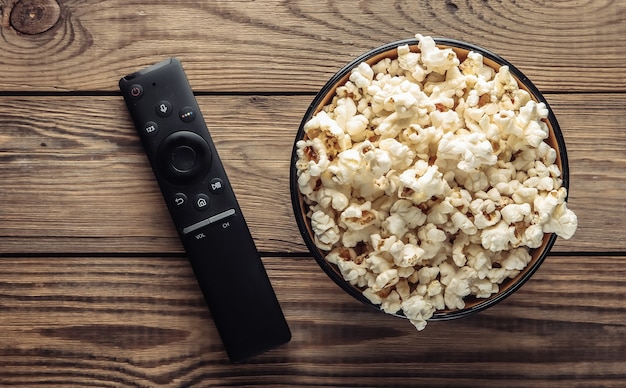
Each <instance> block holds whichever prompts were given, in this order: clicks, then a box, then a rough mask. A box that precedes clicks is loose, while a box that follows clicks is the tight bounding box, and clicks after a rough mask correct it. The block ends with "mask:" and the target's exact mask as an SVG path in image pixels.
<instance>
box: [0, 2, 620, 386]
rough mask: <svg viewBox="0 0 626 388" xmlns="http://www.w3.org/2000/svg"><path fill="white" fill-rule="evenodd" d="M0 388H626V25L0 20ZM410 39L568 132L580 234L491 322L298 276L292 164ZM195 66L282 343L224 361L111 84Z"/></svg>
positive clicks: (264, 16) (91, 8) (386, 13)
mask: <svg viewBox="0 0 626 388" xmlns="http://www.w3.org/2000/svg"><path fill="white" fill-rule="evenodd" d="M0 7H2V13H3V18H2V26H1V29H0V385H2V386H9V385H10V386H31V387H32V386H90V387H112V386H138V387H151V386H235V385H246V386H254V385H267V386H370V387H374V386H376V387H389V386H410V385H413V386H429V385H442V386H455V387H462V386H481V387H502V386H508V387H528V386H533V387H556V386H560V387H575V386H576V387H596V386H597V387H599V386H603V387H611V386H614V387H617V386H624V384H626V383H625V382H624V381H626V325H625V321H626V298H625V297H624V294H625V293H626V238H624V231H625V230H626V221H625V218H624V215H625V214H624V211H625V210H626V208H625V203H626V202H625V201H624V196H625V195H626V190H625V189H626V77H625V76H624V69H625V66H624V53H625V51H626V2H623V1H609V0H598V1H583V2H580V1H542V2H535V1H531V0H519V1H514V2H506V1H491V0H488V1H481V2H477V1H476V2H469V1H468V2H465V1H457V0H452V1H450V0H448V1H445V2H444V1H425V0H422V1H406V2H405V1H398V2H393V3H392V2H374V1H372V2H368V1H359V2H354V1H350V2H347V1H346V2H331V1H327V2H319V1H317V0H315V1H314V0H299V1H286V2H285V1H269V0H267V1H191V0H189V1H150V2H148V1H146V2H139V1H120V0H101V1H98V2H95V1H93V2H86V1H77V0H59V1H58V3H56V2H54V1H26V0H24V1H8V0H5V1H0ZM415 33H421V34H424V35H432V36H445V37H449V38H456V39H462V40H466V41H469V42H472V43H475V44H478V45H481V46H483V47H485V48H487V49H490V50H492V51H494V52H497V53H499V54H500V55H502V56H503V57H504V58H506V59H508V60H509V61H511V62H512V63H514V64H515V65H516V66H517V67H519V68H520V69H521V70H522V71H523V72H525V73H526V75H528V76H529V78H530V79H532V80H533V81H534V83H535V84H536V85H537V86H538V87H539V88H540V89H541V90H542V91H543V92H544V93H545V95H546V97H547V99H548V101H549V103H550V104H551V105H552V108H553V109H554V111H555V113H556V116H557V118H558V120H559V122H560V124H561V127H562V130H563V133H564V136H565V140H566V143H567V147H568V152H569V158H570V172H571V189H570V200H569V204H570V205H569V207H570V208H571V209H573V210H574V211H575V212H576V214H577V215H578V218H579V229H578V231H577V233H576V235H575V236H574V237H573V238H572V239H571V240H568V241H565V240H562V239H559V240H558V241H557V243H556V245H555V246H554V248H553V251H552V253H551V255H550V256H549V257H548V258H547V260H546V261H545V263H544V264H543V266H542V267H541V268H540V269H539V271H538V272H537V273H536V274H535V276H534V277H533V278H532V279H531V280H530V281H529V282H528V283H526V284H525V285H524V286H523V287H522V288H521V289H520V290H519V291H518V292H517V293H515V294H514V295H513V296H511V297H510V298H508V299H506V300H505V301H504V302H502V303H500V304H499V305H497V306H495V307H493V308H491V309H489V310H487V311H484V312H481V313H479V314H476V315H473V316H471V317H468V318H464V319H461V320H456V321H448V322H432V323H430V324H429V325H428V327H427V328H426V330H424V331H422V332H417V331H416V330H415V329H414V328H413V327H412V326H411V325H410V324H409V323H408V322H407V321H405V320H403V319H398V318H394V317H391V316H388V315H385V314H381V313H378V312H376V311H373V310H372V309H370V308H369V307H366V306H364V305H362V304H360V303H359V302H357V301H356V300H354V299H353V298H352V297H350V296H348V295H346V294H344V293H343V292H342V291H341V290H340V289H339V287H337V286H336V285H335V284H334V283H333V282H332V281H331V280H329V279H328V278H327V276H326V275H325V274H324V273H323V272H322V271H321V270H320V268H319V267H318V266H317V264H316V263H315V262H314V260H313V259H312V258H311V256H310V255H309V253H308V251H307V249H306V247H305V245H304V243H303V241H302V239H301V237H300V235H299V232H298V230H297V227H296V223H295V221H294V217H293V212H292V207H291V203H290V197H289V182H288V172H289V164H290V153H291V147H292V143H293V139H294V137H295V134H296V131H297V128H298V125H299V123H300V119H301V117H302V115H303V114H304V112H305V110H306V108H307V106H308V104H309V103H310V102H311V100H312V99H313V96H314V95H315V93H316V92H317V91H318V90H319V89H320V87H321V86H322V85H323V84H324V83H325V82H326V81H327V79H328V78H329V77H330V76H331V75H332V74H334V73H335V72H336V71H337V70H338V69H339V68H340V67H341V66H342V65H343V64H345V63H347V62H348V61H350V60H351V59H353V58H354V57H356V56H357V55H359V54H361V53H363V52H365V51H367V50H368V49H370V48H373V47H376V46H379V45H381V44H383V43H386V42H390V41H394V40H399V39H404V38H411V37H413V36H414V34H415ZM170 56H176V57H178V58H180V59H181V61H182V62H183V64H184V66H185V68H186V70H187V73H188V77H189V79H190V82H191V84H192V86H193V88H194V91H195V92H196V94H197V98H198V101H199V103H200V105H201V108H202V109H203V112H204V114H205V118H206V120H207V122H208V125H209V127H210V131H211V133H212V135H213V138H214V140H215V142H216V145H217V147H218V149H219V150H220V153H221V156H222V158H223V161H224V163H225V165H226V168H227V171H228V173H229V175H230V178H231V180H232V183H233V185H234V187H235V191H236V192H237V194H238V198H239V201H240V203H241V206H242V208H243V211H244V214H245V215H246V217H247V219H248V223H249V225H250V228H251V231H252V234H253V236H254V238H255V241H256V244H257V247H258V249H259V251H260V252H261V255H262V258H263V262H264V264H265V266H266V268H267V270H268V273H269V276H270V278H271V281H272V283H273V285H274V288H275V291H276V293H277V295H278V298H279V300H280V303H281V304H282V306H283V309H284V312H285V315H286V317H287V320H288V321H289V324H290V326H291V329H292V332H293V339H292V341H291V342H290V343H289V344H287V345H285V346H282V347H280V348H278V349H275V350H272V351H270V352H268V353H265V354H263V355H261V356H259V357H256V358H254V359H252V360H250V361H249V362H248V363H245V364H242V365H232V364H230V363H229V362H228V361H227V358H226V355H225V353H224V351H223V347H222V344H221V342H220V340H219V338H218V335H217V332H216V330H215V328H214V326H213V322H212V320H211V316H210V314H209V312H208V311H207V309H206V306H205V304H204V301H203V299H202V297H201V294H200V290H199V288H198V286H197V284H196V281H195V278H194V276H193V274H192V271H191V269H190V267H189V264H188V262H187V259H186V258H185V257H184V254H183V251H182V247H181V245H180V243H179V240H178V238H177V235H176V232H175V229H174V227H173V225H172V223H171V221H170V218H169V215H168V214H167V211H166V208H165V206H164V204H163V201H162V198H161V196H160V193H159V191H158V188H157V184H156V182H155V180H154V178H153V175H152V172H151V170H150V168H149V166H148V163H147V160H146V158H145V155H144V153H143V149H142V147H141V144H140V143H139V140H138V138H137V134H136V132H135V129H134V127H133V126H132V124H131V121H130V119H129V116H128V114H127V111H126V110H125V106H124V103H123V100H122V97H121V95H120V94H119V91H118V89H117V81H118V79H119V78H120V77H121V76H123V75H125V74H127V73H130V72H132V71H135V70H137V69H139V68H142V67H144V66H147V65H149V64H152V63H155V62H158V61H160V60H162V59H164V58H166V57H170Z"/></svg>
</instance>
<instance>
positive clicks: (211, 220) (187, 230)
mask: <svg viewBox="0 0 626 388" xmlns="http://www.w3.org/2000/svg"><path fill="white" fill-rule="evenodd" d="M236 213H237V212H236V211H235V209H228V210H225V211H223V212H221V213H218V214H216V215H214V216H212V217H209V218H207V219H204V220H202V221H198V222H196V223H195V224H192V225H189V226H187V227H186V228H183V233H184V234H189V233H191V232H195V231H196V230H198V229H200V228H204V227H205V226H208V225H211V224H214V223H216V222H218V221H223V220H226V219H228V218H230V217H232V216H234V215H235V214H236ZM228 226H229V225H228ZM228 226H227V225H226V224H225V223H224V224H222V227H223V228H226V227H228Z"/></svg>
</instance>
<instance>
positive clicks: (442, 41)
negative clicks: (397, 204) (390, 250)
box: [289, 37, 569, 321]
mask: <svg viewBox="0 0 626 388" xmlns="http://www.w3.org/2000/svg"><path fill="white" fill-rule="evenodd" d="M433 40H434V41H435V44H436V45H437V46H438V47H440V48H452V49H454V48H458V49H462V50H468V51H474V52H478V53H480V54H481V55H482V56H483V57H484V58H487V59H488V60H490V61H493V62H495V63H497V64H498V65H500V66H508V67H509V71H510V72H511V74H512V75H513V76H514V77H515V78H516V79H517V81H518V83H519V84H520V87H522V86H523V87H524V88H525V89H527V91H528V92H529V93H530V94H531V96H532V97H533V99H534V100H535V101H537V102H543V103H544V104H545V106H546V108H547V109H548V117H547V118H546V120H547V121H549V123H550V126H549V128H550V130H551V131H552V132H553V134H554V138H555V141H556V146H557V148H558V155H559V158H558V159H559V161H560V163H561V179H562V185H561V186H562V187H565V188H566V189H567V190H568V194H569V163H568V157H567V150H566V147H565V140H564V139H563V134H562V132H561V128H560V126H559V124H558V122H557V120H556V117H555V115H554V112H553V111H552V108H551V107H550V105H549V104H548V101H547V100H546V99H545V97H544V95H543V94H542V93H541V92H540V91H539V89H538V88H537V87H536V86H535V85H534V84H533V83H532V81H531V80H530V79H529V78H528V77H526V75H525V74H524V73H522V71H520V70H519V69H518V68H517V67H515V66H514V65H512V64H511V63H510V62H509V61H507V60H506V59H504V58H502V57H501V56H499V55H497V54H495V53H493V52H491V51H489V50H487V49H485V48H482V47H480V46H477V45H474V44H471V43H467V42H464V41H461V40H456V39H450V38H442V37H435V38H433ZM418 43H419V40H417V39H416V38H410V39H403V40H397V41H394V42H390V43H387V44H384V45H381V46H378V47H376V48H373V49H371V50H369V51H367V52H365V53H363V54H361V55H359V56H358V57H356V58H355V59H353V60H352V61H350V62H349V63H348V64H346V65H345V66H343V67H342V68H341V69H340V70H338V71H337V72H336V73H335V74H334V75H333V76H332V77H331V78H330V79H329V80H328V81H327V82H326V83H325V84H324V86H323V87H322V88H321V89H320V91H319V92H318V93H317V94H316V95H315V98H314V99H313V101H312V102H311V103H310V104H309V107H308V108H307V110H306V112H305V114H304V116H303V118H302V120H301V122H300V126H299V128H298V132H297V134H296V137H295V141H294V144H293V148H292V153H291V165H290V168H289V171H290V174H289V185H290V194H291V202H292V208H293V212H294V216H295V219H296V223H297V225H298V229H299V231H300V234H301V235H302V238H303V240H304V242H305V244H306V246H307V248H308V249H309V252H310V254H311V255H312V256H313V258H314V259H315V261H316V262H317V264H318V265H319V266H320V267H321V269H322V270H323V271H324V272H325V273H326V275H327V276H328V277H330V278H331V279H332V280H333V281H334V282H335V283H336V284H337V285H338V286H339V287H340V288H342V289H343V290H344V291H345V292H346V293H348V294H349V295H351V296H352V297H354V298H355V299H357V300H359V301H361V302H362V303H364V304H366V305H368V306H370V307H372V308H374V309H375V310H376V311H380V312H383V310H382V309H380V306H379V305H377V304H374V303H372V302H371V301H370V300H369V299H368V298H367V297H365V296H364V295H363V293H362V291H360V290H359V289H358V288H357V287H355V286H353V285H351V284H350V283H349V282H348V281H346V280H345V279H344V278H343V277H342V276H341V275H340V274H339V273H338V272H337V271H336V270H335V269H334V267H333V265H332V264H331V263H329V262H328V261H326V259H325V257H324V255H322V252H321V250H320V249H319V248H317V246H316V245H315V242H314V241H313V239H312V238H311V235H310V234H309V231H308V228H307V222H306V220H305V218H306V216H304V217H303V216H301V215H303V214H304V209H303V207H302V202H301V201H302V200H301V197H302V196H301V194H300V191H299V189H298V184H297V181H298V177H297V169H296V168H295V164H296V161H297V160H298V155H297V146H296V143H297V142H298V141H299V140H302V139H303V137H304V125H305V124H306V123H307V122H308V121H309V120H310V119H311V117H312V116H313V115H314V114H315V113H317V112H316V110H317V109H318V107H320V103H322V101H323V100H324V99H325V98H327V94H328V93H329V92H331V91H332V90H334V89H335V88H336V87H337V86H340V85H338V84H337V83H338V82H339V81H340V80H341V79H342V78H344V77H345V76H346V75H348V74H349V73H350V72H351V71H352V69H354V68H355V67H356V66H358V65H359V64H360V63H362V62H364V61H367V60H369V59H371V58H373V57H376V56H377V55H380V54H382V53H385V52H387V51H390V50H393V49H397V48H398V47H399V46H403V45H409V46H410V47H412V46H417V45H418ZM566 199H567V198H566ZM556 238H557V236H556V234H554V233H552V234H550V236H549V237H548V239H547V241H546V240H545V237H544V242H543V244H542V245H541V247H540V248H535V249H543V250H542V251H541V254H540V255H539V257H538V258H537V260H536V261H535V262H534V263H532V266H531V267H530V268H526V269H524V270H523V271H525V272H523V273H522V274H521V276H519V278H517V279H516V280H514V281H513V282H512V284H511V285H510V286H508V288H507V289H506V290H504V291H502V292H498V293H496V294H494V295H492V296H490V297H488V298H484V300H481V301H480V302H478V303H476V304H475V305H473V306H471V307H465V308H463V309H459V310H438V311H435V313H434V314H433V316H432V317H431V318H429V319H428V321H443V320H452V319H457V318H462V317H466V316H469V315H473V314H475V313H477V312H479V311H483V310H485V309H487V308H489V307H491V306H494V305H496V304H498V303H499V302H501V301H503V300H504V299H506V298H507V297H509V296H510V295H512V294H513V293H514V292H515V291H517V290H518V289H519V288H520V287H521V286H522V285H524V284H525V283H526V282H527V281H528V279H530V278H531V277H532V275H533V274H534V273H535V272H536V271H537V270H538V269H539V267H540V266H541V264H542V263H543V262H544V261H545V259H546V257H547V256H548V254H549V253H550V250H551V249H552V246H553V245H554V243H555V241H556ZM531 252H532V250H531ZM529 265H530V263H529ZM388 315H392V316H396V317H400V318H406V316H405V315H404V314H403V313H402V311H399V312H398V313H393V314H388Z"/></svg>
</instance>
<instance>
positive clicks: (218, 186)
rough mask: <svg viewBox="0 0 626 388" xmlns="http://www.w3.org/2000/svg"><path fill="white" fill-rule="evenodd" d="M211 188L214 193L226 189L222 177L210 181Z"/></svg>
mask: <svg viewBox="0 0 626 388" xmlns="http://www.w3.org/2000/svg"><path fill="white" fill-rule="evenodd" d="M209 190H210V191H211V192H212V193H213V194H218V193H221V192H222V191H224V182H223V181H222V180H221V179H220V178H213V179H211V182H209Z"/></svg>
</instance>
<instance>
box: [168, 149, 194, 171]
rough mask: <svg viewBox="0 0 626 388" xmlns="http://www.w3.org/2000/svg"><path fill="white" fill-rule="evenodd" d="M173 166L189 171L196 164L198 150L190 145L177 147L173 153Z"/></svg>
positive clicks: (179, 169)
mask: <svg viewBox="0 0 626 388" xmlns="http://www.w3.org/2000/svg"><path fill="white" fill-rule="evenodd" d="M170 156H171V158H172V167H174V168H175V169H176V170H178V171H179V172H187V171H189V170H191V169H192V168H193V166H194V165H195V164H196V151H194V150H193V148H191V147H189V146H188V145H181V146H178V147H176V148H175V149H174V150H173V151H172V153H171V155H170Z"/></svg>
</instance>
